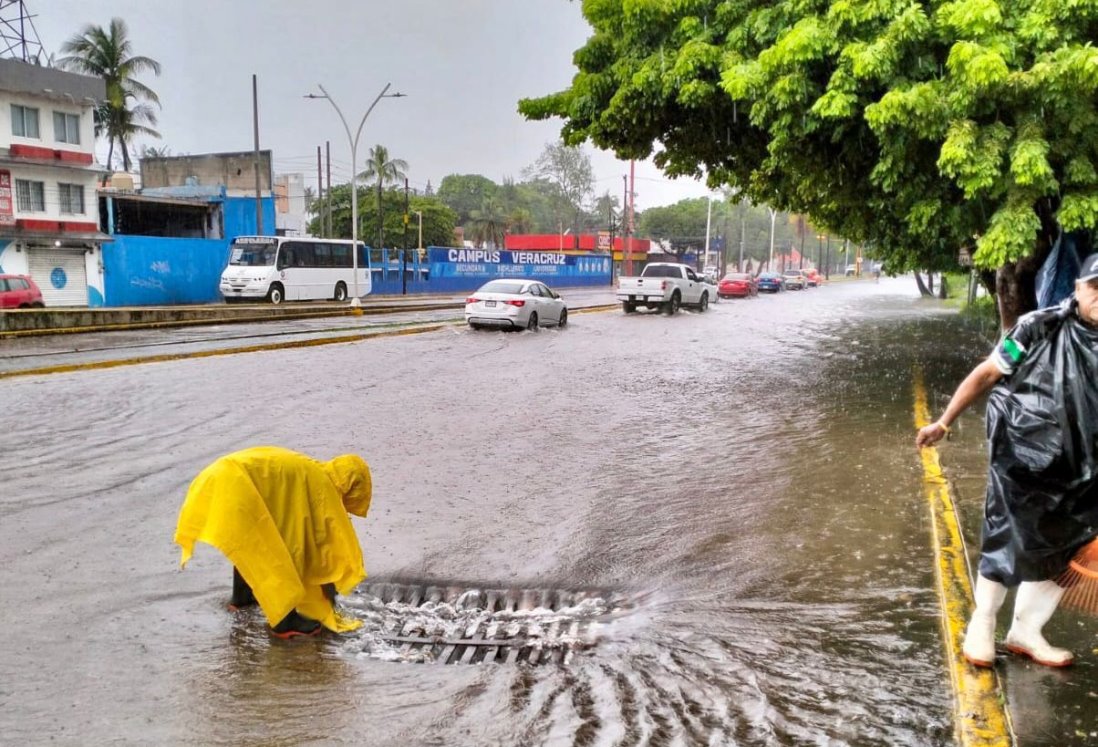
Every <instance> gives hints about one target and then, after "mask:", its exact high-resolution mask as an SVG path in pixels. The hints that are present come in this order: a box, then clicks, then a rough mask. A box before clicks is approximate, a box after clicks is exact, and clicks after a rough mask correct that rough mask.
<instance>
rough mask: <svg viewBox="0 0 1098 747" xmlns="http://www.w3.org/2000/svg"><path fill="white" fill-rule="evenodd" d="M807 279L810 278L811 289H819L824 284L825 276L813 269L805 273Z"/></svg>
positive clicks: (809, 285)
mask: <svg viewBox="0 0 1098 747" xmlns="http://www.w3.org/2000/svg"><path fill="white" fill-rule="evenodd" d="M804 274H805V277H806V278H808V287H809V288H818V287H820V286H821V285H823V284H824V279H823V275H821V274H820V271H819V270H817V269H816V268H815V267H811V268H809V269H807V270H805V271H804Z"/></svg>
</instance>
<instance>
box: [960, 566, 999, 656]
mask: <svg viewBox="0 0 1098 747" xmlns="http://www.w3.org/2000/svg"><path fill="white" fill-rule="evenodd" d="M975 595H976V609H974V610H973V611H972V619H971V620H969V621H968V630H966V631H965V642H964V645H963V646H961V653H962V654H964V657H965V660H966V661H967V662H968V663H969V664H972V665H973V666H976V667H993V666H995V618H996V617H997V616H998V614H999V608H1000V607H1002V606H1003V600H1004V599H1006V595H1007V587H1005V586H1003V585H1002V584H1001V583H999V582H998V581H992V580H991V579H990V578H985V577H983V576H976V592H975Z"/></svg>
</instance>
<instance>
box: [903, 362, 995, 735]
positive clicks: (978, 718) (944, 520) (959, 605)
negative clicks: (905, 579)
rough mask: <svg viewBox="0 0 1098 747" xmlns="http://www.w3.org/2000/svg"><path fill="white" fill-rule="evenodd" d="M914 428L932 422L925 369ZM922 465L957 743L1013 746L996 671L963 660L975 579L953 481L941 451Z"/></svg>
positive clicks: (918, 384) (926, 453)
mask: <svg viewBox="0 0 1098 747" xmlns="http://www.w3.org/2000/svg"><path fill="white" fill-rule="evenodd" d="M914 386H915V413H914V415H915V427H916V428H922V427H923V426H924V425H927V424H928V423H930V422H931V417H930V408H929V407H928V406H927V400H926V388H925V386H924V385H923V376H922V372H921V371H918V370H916V371H915V382H914ZM920 455H921V457H922V463H923V493H924V495H925V496H926V499H927V503H928V504H929V505H930V514H931V519H932V521H931V525H932V527H933V530H934V554H935V560H936V561H937V563H936V566H937V577H938V595H939V597H940V599H941V604H942V630H943V633H944V635H945V649H946V663H947V665H948V667H949V673H950V679H951V680H952V685H953V693H954V705H955V708H956V714H955V722H956V723H955V726H956V730H957V741H958V743H959V744H960V745H961V747H992V746H994V747H1009V745H1010V744H1011V743H1012V741H1013V740H1012V738H1011V734H1012V729H1011V726H1010V715H1009V714H1008V713H1007V711H1006V708H1005V706H1004V705H1003V700H1002V697H1001V695H1000V693H1001V689H1000V685H999V681H998V678H997V677H996V675H995V671H994V670H992V669H979V668H977V667H973V666H972V665H970V664H969V663H968V662H966V661H965V660H964V657H963V656H962V655H961V644H962V642H963V641H964V634H965V624H966V622H967V620H968V617H969V614H970V612H971V609H972V582H971V581H970V576H969V570H968V554H967V552H966V551H965V542H964V537H963V536H962V534H961V528H960V525H959V523H958V521H957V511H956V507H955V506H954V503H953V496H952V495H951V494H950V491H949V484H948V483H947V482H946V479H945V476H944V475H943V474H942V466H941V463H940V462H939V461H938V450H937V449H935V448H933V447H931V448H926V449H922V450H921V451H920Z"/></svg>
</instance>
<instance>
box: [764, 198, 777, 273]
mask: <svg viewBox="0 0 1098 747" xmlns="http://www.w3.org/2000/svg"><path fill="white" fill-rule="evenodd" d="M766 209H767V210H768V211H769V212H770V259H768V260H767V261H766V269H767V270H768V271H769V272H774V219H775V218H777V217H778V211H777V210H775V209H774V208H772V207H770V206H769V205H767V206H766Z"/></svg>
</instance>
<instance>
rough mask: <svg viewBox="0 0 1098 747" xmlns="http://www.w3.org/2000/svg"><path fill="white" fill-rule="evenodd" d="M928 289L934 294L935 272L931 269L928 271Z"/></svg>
mask: <svg viewBox="0 0 1098 747" xmlns="http://www.w3.org/2000/svg"><path fill="white" fill-rule="evenodd" d="M926 289H927V290H928V291H930V295H931V296H933V295H934V273H933V272H931V271H930V270H927V272H926Z"/></svg>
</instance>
